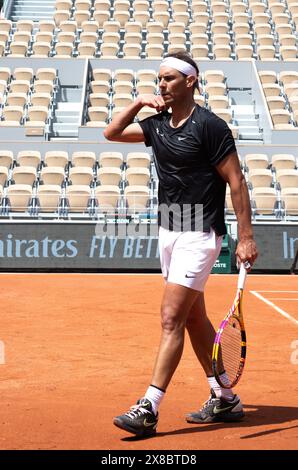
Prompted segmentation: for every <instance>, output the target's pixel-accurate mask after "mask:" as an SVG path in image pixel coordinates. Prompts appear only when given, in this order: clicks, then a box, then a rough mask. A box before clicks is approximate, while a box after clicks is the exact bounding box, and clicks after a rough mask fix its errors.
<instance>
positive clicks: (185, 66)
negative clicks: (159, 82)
mask: <svg viewBox="0 0 298 470" xmlns="http://www.w3.org/2000/svg"><path fill="white" fill-rule="evenodd" d="M165 66H166V67H171V68H172V69H176V70H178V71H179V72H181V73H184V75H192V76H193V77H196V78H198V72H197V71H196V69H195V68H194V67H193V66H192V65H191V64H189V63H188V62H185V61H184V60H181V59H177V58H176V57H166V58H165V59H164V60H163V61H162V63H161V64H160V67H165Z"/></svg>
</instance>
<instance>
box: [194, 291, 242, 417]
mask: <svg viewBox="0 0 298 470" xmlns="http://www.w3.org/2000/svg"><path fill="white" fill-rule="evenodd" d="M186 328H187V331H188V334H189V337H190V340H191V344H192V347H193V350H194V352H195V354H196V356H197V358H198V360H199V361H200V363H201V365H202V367H203V369H204V371H205V373H206V375H207V378H208V382H209V385H210V388H211V389H212V393H211V396H210V398H209V400H208V401H207V402H205V404H204V406H203V408H202V409H201V410H199V411H198V412H194V413H190V414H189V415H187V418H186V420H187V421H188V422H190V423H210V422H216V421H239V420H241V419H242V418H243V416H244V413H243V407H242V403H241V401H240V399H239V397H238V396H237V395H234V393H233V391H232V390H231V389H224V388H222V387H220V386H219V385H218V383H217V382H216V379H215V377H214V376H213V371H212V348H213V342H214V338H215V330H214V328H213V325H212V323H211V322H210V320H209V318H208V317H207V314H206V308H205V301H204V293H203V292H200V293H199V296H198V299H197V300H196V301H195V302H194V304H193V305H192V308H191V309H190V312H189V315H188V318H187V322H186ZM222 379H223V380H224V376H223V377H222ZM214 409H216V412H215V413H214Z"/></svg>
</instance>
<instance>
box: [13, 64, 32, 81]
mask: <svg viewBox="0 0 298 470" xmlns="http://www.w3.org/2000/svg"><path fill="white" fill-rule="evenodd" d="M13 77H14V79H15V80H26V81H28V82H30V81H31V80H32V78H33V69H32V68H31V67H17V68H15V69H14V71H13Z"/></svg>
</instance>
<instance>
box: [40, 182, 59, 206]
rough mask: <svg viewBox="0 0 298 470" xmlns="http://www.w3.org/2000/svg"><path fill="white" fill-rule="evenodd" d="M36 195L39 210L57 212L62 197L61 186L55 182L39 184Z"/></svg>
mask: <svg viewBox="0 0 298 470" xmlns="http://www.w3.org/2000/svg"><path fill="white" fill-rule="evenodd" d="M36 197H37V200H38V207H39V212H56V211H57V209H58V206H59V201H60V197H61V187H60V185H55V184H44V185H39V186H38V188H37V192H36Z"/></svg>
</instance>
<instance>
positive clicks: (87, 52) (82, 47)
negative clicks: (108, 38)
mask: <svg viewBox="0 0 298 470" xmlns="http://www.w3.org/2000/svg"><path fill="white" fill-rule="evenodd" d="M78 54H79V56H80V57H94V56H95V54H96V46H95V44H90V43H87V42H84V43H83V44H79V45H78Z"/></svg>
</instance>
